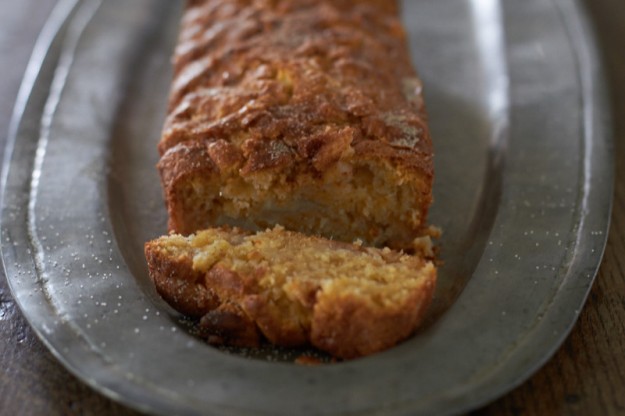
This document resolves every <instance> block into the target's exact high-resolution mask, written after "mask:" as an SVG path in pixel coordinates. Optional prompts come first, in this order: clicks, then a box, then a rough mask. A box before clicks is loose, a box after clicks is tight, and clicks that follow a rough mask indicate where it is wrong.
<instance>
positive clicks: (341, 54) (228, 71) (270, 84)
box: [159, 0, 433, 245]
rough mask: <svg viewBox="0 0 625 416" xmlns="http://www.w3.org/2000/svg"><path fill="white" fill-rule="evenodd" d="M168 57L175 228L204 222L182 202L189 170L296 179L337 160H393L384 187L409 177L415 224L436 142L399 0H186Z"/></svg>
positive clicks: (169, 170) (425, 202)
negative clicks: (170, 59)
mask: <svg viewBox="0 0 625 416" xmlns="http://www.w3.org/2000/svg"><path fill="white" fill-rule="evenodd" d="M174 66H175V75H174V82H173V86H172V90H171V95H170V111H169V115H168V117H167V120H166V122H165V126H164V130H163V136H162V138H161V141H160V143H159V151H160V152H161V155H162V159H161V161H160V162H159V170H160V172H161V177H162V181H163V186H164V189H165V193H166V199H167V204H168V210H169V213H170V224H169V225H170V230H171V231H175V232H183V233H190V232H192V231H195V229H194V227H195V226H196V225H197V224H200V223H201V224H204V226H207V225H209V224H211V221H210V219H204V220H203V222H202V221H199V220H198V219H197V218H191V219H189V217H193V216H201V215H200V214H197V213H195V212H191V213H190V212H189V211H190V210H189V209H185V208H183V205H184V204H183V202H182V201H181V199H184V198H185V196H184V195H181V192H182V191H180V189H181V188H183V187H184V186H186V185H187V182H186V181H187V180H188V178H190V177H195V178H198V177H204V178H207V177H211V175H212V177H214V178H215V180H216V181H224V180H225V178H226V177H228V176H229V175H233V174H234V175H239V176H241V177H243V178H247V179H246V180H247V181H248V183H251V184H255V182H257V181H261V180H263V179H262V178H261V179H258V178H256V176H258V175H259V174H263V175H264V174H270V175H272V176H271V177H272V178H273V179H272V181H273V182H274V183H277V182H279V183H282V184H285V183H286V184H293V183H298V181H297V180H296V178H301V177H303V176H307V177H312V178H319V179H318V180H321V178H322V177H323V175H325V174H326V173H327V172H330V171H331V170H332V169H333V168H334V166H335V165H336V164H337V162H338V161H339V160H347V163H349V164H351V165H353V166H356V165H362V164H365V163H368V162H373V163H382V164H388V165H389V166H390V167H391V168H392V169H395V170H396V171H397V174H398V178H397V179H395V180H394V183H388V184H387V186H388V188H389V189H388V194H389V198H393V197H394V196H393V195H394V194H396V193H398V192H400V191H399V190H398V189H399V186H398V183H413V184H416V186H417V187H418V192H419V195H420V196H418V197H415V200H414V209H415V210H416V211H418V215H417V217H418V219H417V220H415V221H414V222H415V223H414V224H411V223H408V222H406V227H408V228H410V229H412V230H413V231H414V232H413V234H414V236H416V234H417V233H418V232H419V231H420V229H421V227H422V226H423V224H424V223H425V218H426V216H427V209H428V207H429V204H430V201H431V184H432V177H433V174H432V145H431V140H430V136H429V131H428V126H427V117H426V115H425V110H424V105H423V102H422V99H421V85H420V81H419V80H418V78H417V76H416V73H415V71H414V69H413V68H412V65H411V63H410V59H409V55H408V50H407V45H406V39H405V33H404V30H403V28H402V26H401V22H400V20H399V17H398V7H397V4H396V2H395V1H391V0H389V1H386V0H363V1H347V0H342V1H329V0H328V1H319V0H271V1H270V0H255V1H249V0H228V1H221V0H219V1H218V0H204V1H193V2H189V3H188V6H187V9H186V11H185V14H184V17H183V21H182V29H181V33H180V39H179V43H178V46H177V48H176V52H175V56H174ZM347 155H349V156H347ZM263 178H264V177H263ZM297 186H299V185H297ZM288 192H292V189H290V190H289V191H288ZM208 199H210V197H209V198H208ZM207 203H210V201H208V202H207ZM272 204H273V202H272ZM217 209H219V207H218V208H217ZM191 211H193V210H191ZM353 215H359V214H358V213H355V214H353ZM372 223H373V222H372ZM375 226H376V227H379V226H382V227H384V226H385V224H377V225H375ZM301 231H307V230H301ZM358 237H361V236H358ZM362 237H363V238H366V236H362ZM404 240H405V239H404ZM377 243H380V242H377ZM385 243H388V242H385ZM403 243H405V241H403ZM398 245H399V244H398Z"/></svg>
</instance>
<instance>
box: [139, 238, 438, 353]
mask: <svg viewBox="0 0 625 416" xmlns="http://www.w3.org/2000/svg"><path fill="white" fill-rule="evenodd" d="M145 254H146V258H147V260H148V266H149V270H150V276H151V278H152V279H153V281H154V283H155V285H156V288H157V290H158V292H159V293H160V294H161V296H163V298H164V299H165V300H166V301H167V302H169V303H170V304H171V305H172V306H173V307H174V308H176V309H177V310H179V311H180V312H182V313H184V314H186V315H189V316H192V317H196V318H201V326H202V327H203V328H204V330H205V331H206V333H207V334H208V336H209V340H210V341H212V342H215V343H226V344H228V345H238V346H256V345H258V343H259V342H260V341H261V340H262V339H263V338H266V339H267V340H269V341H270V342H271V343H273V344H275V345H281V346H287V347H292V346H304V345H312V346H314V347H317V348H318V349H320V350H323V351H326V352H328V353H330V354H331V355H333V356H335V357H340V358H355V357H360V356H364V355H368V354H372V353H374V352H377V351H381V350H384V349H387V348H389V347H391V346H393V345H395V344H397V343H398V342H400V341H402V340H404V339H405V338H407V337H408V336H410V335H411V334H412V333H413V332H414V331H415V329H416V328H417V326H418V325H419V323H420V322H421V320H422V319H423V316H424V313H425V310H426V308H427V306H428V304H429V303H430V300H431V298H432V293H433V291H434V287H435V282H436V269H435V267H434V266H433V265H432V263H430V262H428V261H426V260H424V259H423V258H421V257H419V256H410V255H406V254H404V253H401V252H397V251H393V250H390V249H388V248H384V249H377V248H367V247H363V246H362V244H360V243H359V242H358V243H353V244H349V243H343V242H336V241H331V240H328V239H324V238H319V237H310V236H304V235H302V234H299V233H294V232H290V231H286V230H284V229H283V228H282V227H279V226H276V227H274V228H273V229H268V230H266V231H262V232H258V233H249V232H244V231H242V230H240V229H237V228H230V227H222V228H212V229H207V230H203V231H200V232H198V233H196V234H193V235H191V236H188V237H185V236H182V235H170V236H165V237H161V238H158V239H156V240H153V241H150V242H148V243H146V245H145Z"/></svg>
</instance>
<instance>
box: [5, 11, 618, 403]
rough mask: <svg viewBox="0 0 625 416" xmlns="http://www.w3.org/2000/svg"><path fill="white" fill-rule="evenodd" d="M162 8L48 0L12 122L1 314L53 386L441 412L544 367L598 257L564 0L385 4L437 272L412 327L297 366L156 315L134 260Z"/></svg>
mask: <svg viewBox="0 0 625 416" xmlns="http://www.w3.org/2000/svg"><path fill="white" fill-rule="evenodd" d="M180 8H181V4H180V3H179V2H171V1H168V0H133V1H123V0H107V1H99V0H82V1H80V0H61V1H60V2H59V4H58V6H57V8H56V9H55V11H54V13H53V14H52V16H51V17H50V20H49V22H48V24H47V25H46V27H45V29H44V31H43V33H42V34H41V37H40V39H39V41H38V43H37V46H36V48H35V51H34V53H33V57H32V60H31V63H30V65H29V67H28V70H27V72H26V75H25V79H24V82H23V85H22V89H21V92H20V95H19V99H18V102H17V104H16V109H15V116H14V120H13V124H12V129H11V132H10V137H9V145H8V146H9V148H8V151H7V160H6V161H5V165H4V171H3V183H4V191H3V199H2V237H1V239H2V255H3V260H4V266H5V269H6V274H7V277H8V279H9V283H10V286H11V289H12V291H13V294H14V296H15V298H16V299H17V302H18V304H19V305H20V307H21V309H22V311H23V312H24V315H25V316H26V318H27V319H28V321H29V322H30V324H31V325H32V326H33V328H34V329H35V331H36V332H37V333H38V334H39V336H40V337H41V339H42V340H43V341H44V342H45V344H46V345H47V346H48V347H49V348H50V350H51V351H52V352H53V353H54V354H55V355H56V357H57V358H58V359H59V360H60V361H61V362H62V363H63V364H64V365H65V366H66V367H67V368H68V369H69V370H70V371H72V372H73V373H75V374H76V375H78V376H79V377H80V378H81V379H82V380H84V381H85V382H86V383H88V384H89V385H91V386H93V387H94V388H95V389H97V390H99V391H100V392H102V393H103V394H105V395H107V396H109V397H112V398H113V399H116V400H119V401H121V402H123V403H126V404H128V405H130V406H132V407H134V408H137V409H140V410H144V411H148V412H152V413H157V414H164V415H168V414H185V415H187V414H188V415H193V414H209V415H213V414H214V415H221V414H227V415H247V414H268V415H278V414H284V415H292V414H357V415H361V414H454V413H459V412H463V411H467V410H470V409H472V408H475V407H477V406H479V405H481V404H484V403H485V402H487V401H489V400H492V399H494V398H496V397H497V396H499V395H501V394H503V393H505V392H506V391H508V390H510V389H511V388H513V387H514V386H515V385H518V384H519V383H521V382H522V381H523V380H524V379H526V378H527V377H529V375H530V374H531V373H532V372H533V371H535V370H536V369H537V368H539V367H540V366H541V365H542V364H543V363H544V362H545V361H546V360H547V359H548V358H549V357H550V356H551V355H552V354H553V352H554V351H555V350H556V349H557V347H558V346H559V345H560V344H561V342H562V340H563V339H564V337H565V336H566V335H567V333H568V331H569V330H570V328H571V326H572V325H573V323H574V322H575V320H576V317H577V315H578V313H579V311H580V309H581V308H582V306H583V303H584V300H585V298H586V295H587V293H588V291H589V289H590V287H591V285H592V281H593V278H594V276H595V273H596V270H597V267H598V264H599V262H600V259H601V254H602V251H603V248H604V245H605V240H606V232H607V228H608V220H609V212H610V206H611V195H612V160H611V148H610V147H611V142H610V140H609V120H607V117H606V114H607V112H608V111H607V108H606V106H605V103H604V101H603V99H604V91H603V89H602V88H603V87H602V85H601V79H600V77H599V74H600V68H599V67H598V64H597V62H598V60H597V57H596V54H595V49H594V44H593V40H592V38H591V36H590V32H589V31H588V27H587V22H586V21H585V17H584V15H583V13H582V12H581V11H580V10H581V9H580V8H579V5H578V4H577V3H576V2H575V1H573V0H551V1H545V0H527V1H522V2H521V1H517V2H513V1H510V2H499V1H497V0H436V1H434V0H432V1H405V2H404V9H403V20H404V22H405V24H406V27H407V29H408V32H409V37H410V46H411V53H412V57H413V60H414V62H415V65H416V66H417V68H418V70H419V72H420V74H421V76H422V78H423V81H424V85H425V99H426V104H427V106H428V110H429V114H430V122H431V128H432V135H433V137H434V144H435V151H436V184H435V198H436V201H435V204H434V206H433V207H432V211H431V223H433V224H436V225H438V226H440V227H441V228H443V230H444V234H443V236H442V238H441V239H440V240H439V242H438V244H439V246H440V248H441V258H442V260H443V262H444V264H443V266H442V267H441V269H440V284H439V287H438V289H437V292H436V299H435V304H434V305H433V308H432V310H431V313H430V317H429V320H428V322H427V324H426V326H425V327H424V328H423V329H422V330H420V331H419V333H418V334H417V335H416V336H415V337H413V338H412V339H410V340H409V341H407V342H405V343H403V344H401V345H399V346H397V347H396V348H393V349H391V350H389V351H386V352H383V353H380V354H377V355H374V356H371V357H367V358H363V359H358V360H354V361H349V362H340V363H332V364H322V365H318V366H315V367H305V366H299V365H296V364H293V363H291V362H289V360H290V358H291V357H292V352H289V351H282V352H279V353H275V352H272V351H261V352H248V353H247V354H246V353H245V352H241V351H239V352H224V351H221V350H217V349H214V348H212V347H210V346H208V345H206V344H204V343H203V342H202V341H201V340H199V339H197V338H195V337H193V336H192V335H190V334H189V333H188V332H187V330H186V329H185V326H184V325H183V324H182V323H181V319H180V318H181V317H180V316H179V315H177V314H176V313H175V312H173V311H172V310H171V309H170V308H169V307H168V306H167V305H166V304H164V303H163V302H162V301H161V300H160V299H159V297H158V295H157V294H156V293H155V291H154V290H153V288H152V286H151V285H150V282H149V279H148V277H147V272H146V267H145V264H144V259H143V253H142V246H143V243H144V242H145V241H146V240H148V239H150V238H153V237H155V236H157V235H159V234H162V233H164V232H165V220H166V218H165V211H164V208H163V204H162V199H161V190H160V187H159V181H158V176H157V172H156V170H155V169H154V164H155V163H156V160H157V153H156V150H155V144H156V142H157V140H158V138H159V132H160V128H161V125H162V121H163V117H164V114H165V104H166V98H167V90H168V85H169V81H170V77H171V69H170V66H169V56H170V54H171V52H172V48H173V46H174V43H175V38H176V32H177V24H178V19H179V17H180Z"/></svg>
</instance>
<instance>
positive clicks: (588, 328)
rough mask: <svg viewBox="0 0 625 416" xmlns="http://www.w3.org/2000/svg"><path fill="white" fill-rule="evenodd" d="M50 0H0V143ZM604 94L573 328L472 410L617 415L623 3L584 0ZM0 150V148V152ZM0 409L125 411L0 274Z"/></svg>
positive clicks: (623, 330)
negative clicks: (51, 339) (608, 131)
mask: <svg viewBox="0 0 625 416" xmlns="http://www.w3.org/2000/svg"><path fill="white" fill-rule="evenodd" d="M55 2H56V0H1V3H0V4H1V5H2V12H1V13H0V57H1V59H0V149H4V143H5V141H6V132H7V128H8V124H9V119H10V114H11V110H12V106H13V101H14V100H15V97H16V95H17V90H18V87H19V83H20V80H21V77H22V74H23V72H24V69H25V67H26V63H27V61H28V58H29V55H30V51H31V49H32V46H33V44H34V41H35V39H36V36H37V34H38V32H39V30H40V29H41V27H42V25H43V22H44V21H45V19H46V17H47V15H48V14H49V12H50V10H51V8H52V7H53V6H54V4H55ZM585 3H586V6H587V8H588V10H589V12H590V16H591V17H592V18H593V21H594V23H595V26H596V28H597V32H598V38H599V42H600V45H601V48H602V51H603V53H604V56H605V63H606V68H607V76H608V80H609V84H610V91H611V92H612V106H613V112H614V114H615V115H614V121H615V123H614V129H615V130H614V133H615V142H616V154H615V157H616V160H617V163H616V166H617V167H616V187H615V197H614V209H613V213H612V225H611V228H610V234H609V239H608V246H607V249H606V252H605V256H604V259H603V262H602V264H601V269H600V271H599V275H598V277H597V280H596V283H595V285H594V287H593V289H592V292H591V293H590V297H589V299H588V303H587V304H586V306H585V308H584V310H583V312H582V313H581V315H580V318H579V321H578V323H577V324H576V326H575V328H574V329H573V332H572V333H571V335H570V336H569V337H568V339H567V340H566V342H565V343H564V344H563V345H562V347H561V348H560V349H559V351H558V352H557V353H556V355H555V356H554V357H553V358H552V359H551V360H550V361H549V362H548V363H547V365H545V366H544V367H543V368H542V369H541V370H540V371H538V372H537V373H536V374H535V375H534V376H533V377H531V378H530V379H529V380H527V381H526V382H525V383H523V384H522V385H521V386H520V387H518V388H516V389H515V390H513V391H512V392H510V393H508V394H507V395H506V396H504V397H502V398H500V399H499V400H497V401H495V402H493V403H491V404H490V405H488V406H486V407H484V408H482V409H479V410H476V411H475V412H472V414H475V415H491V414H492V415H526V414H528V415H533V414H537V415H543V414H548V415H552V414H559V415H615V414H625V1H623V0H586V2H585ZM0 152H3V150H0ZM0 414H3V415H4V414H6V415H134V414H136V412H134V411H132V410H130V409H127V408H126V407H124V406H121V405H118V404H116V403H114V402H112V401H110V400H108V399H106V398H104V397H103V396H101V395H100V394H98V393H96V392H94V391H93V390H92V389H91V388H89V387H87V386H86V385H84V384H83V383H82V382H80V381H79V380H77V379H76V378H75V377H74V376H72V375H71V374H70V373H68V372H67V370H65V369H64V368H63V367H62V366H61V365H60V364H59V363H58V362H57V361H56V359H55V358H54V357H53V356H52V354H50V352H48V350H47V349H46V348H45V347H44V346H43V344H42V343H41V342H40V341H39V339H38V338H37V337H36V336H35V335H34V333H33V331H32V330H31V329H30V327H29V326H28V324H27V323H26V321H25V320H24V318H23V317H22V315H21V313H20V311H19V309H18V308H17V306H16V304H15V302H14V301H13V299H12V297H11V294H10V292H9V289H8V287H7V283H6V280H5V278H4V277H2V276H0Z"/></svg>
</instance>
